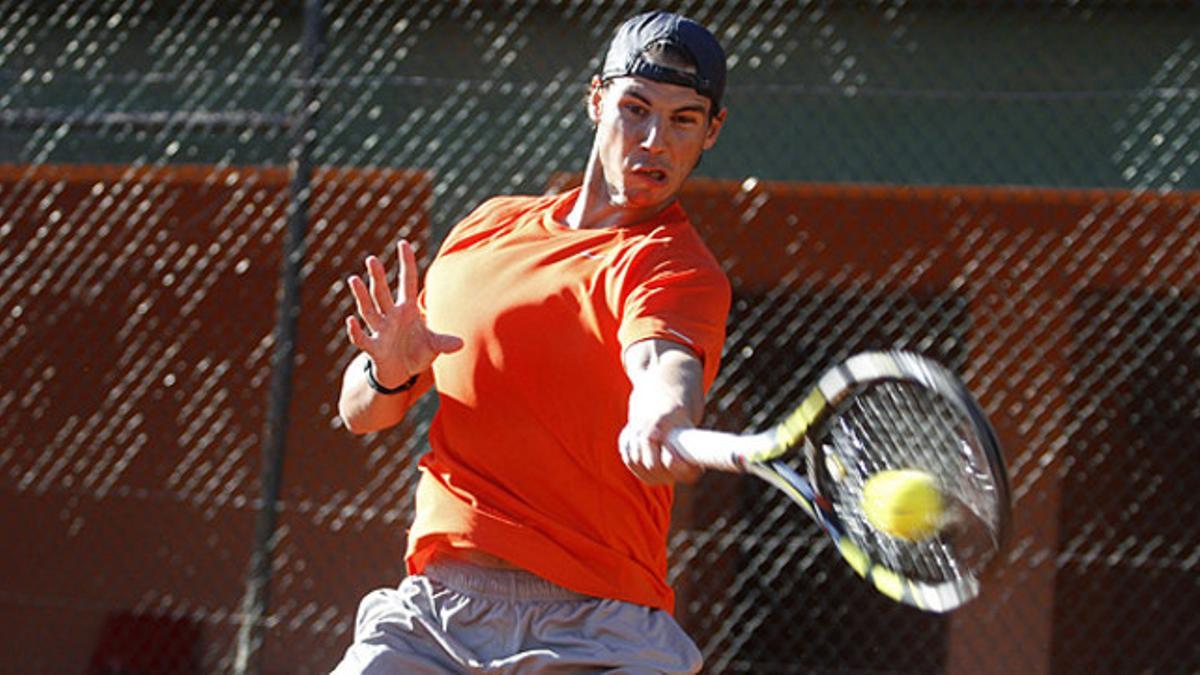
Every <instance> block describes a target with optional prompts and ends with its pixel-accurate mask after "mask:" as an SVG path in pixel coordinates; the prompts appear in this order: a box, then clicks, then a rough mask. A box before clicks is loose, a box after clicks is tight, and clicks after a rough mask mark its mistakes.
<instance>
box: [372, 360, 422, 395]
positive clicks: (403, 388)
mask: <svg viewBox="0 0 1200 675" xmlns="http://www.w3.org/2000/svg"><path fill="white" fill-rule="evenodd" d="M363 370H365V371H367V384H369V385H371V388H372V389H374V390H375V391H377V392H379V393H381V394H399V393H401V392H404V391H408V390H409V389H412V388H413V385H414V384H416V383H417V376H416V375H413V376H412V377H410V378H408V380H407V381H406V382H405V383H404V384H402V385H400V386H398V387H392V388H390V389H389V388H387V387H385V386H383V385H382V384H379V380H377V379H375V368H374V365H373V364H372V363H371V359H367V365H366V367H365V368H363Z"/></svg>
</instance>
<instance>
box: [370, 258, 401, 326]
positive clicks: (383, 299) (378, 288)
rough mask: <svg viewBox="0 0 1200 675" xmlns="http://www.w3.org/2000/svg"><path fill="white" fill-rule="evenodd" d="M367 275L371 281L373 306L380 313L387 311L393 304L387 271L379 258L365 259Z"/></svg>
mask: <svg viewBox="0 0 1200 675" xmlns="http://www.w3.org/2000/svg"><path fill="white" fill-rule="evenodd" d="M367 275H368V277H369V278H370V281H371V286H370V288H371V297H372V298H374V299H375V305H376V306H377V307H378V308H379V311H380V312H386V311H388V310H389V309H391V308H392V305H394V304H395V302H394V301H393V300H392V291H391V289H389V288H388V282H387V270H386V269H384V267H383V262H381V261H380V260H379V258H376V257H375V256H368V257H367Z"/></svg>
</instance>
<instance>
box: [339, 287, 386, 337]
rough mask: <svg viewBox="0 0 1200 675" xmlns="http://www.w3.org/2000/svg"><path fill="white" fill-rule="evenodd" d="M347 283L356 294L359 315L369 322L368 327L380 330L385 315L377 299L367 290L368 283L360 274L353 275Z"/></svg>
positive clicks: (355, 302)
mask: <svg viewBox="0 0 1200 675" xmlns="http://www.w3.org/2000/svg"><path fill="white" fill-rule="evenodd" d="M346 283H347V284H348V285H349V286H350V292H351V293H352V294H353V295H354V306H355V308H356V309H357V310H358V315H359V316H361V317H362V318H363V321H366V322H367V328H370V329H371V330H373V331H378V330H379V326H380V325H381V324H382V323H383V316H382V315H381V314H380V313H379V307H378V306H376V304H375V299H374V298H373V297H372V296H371V293H370V292H369V291H368V290H367V286H366V284H364V283H363V280H362V279H360V278H359V277H358V275H353V276H351V277H350V278H349V279H348V280H347V281H346Z"/></svg>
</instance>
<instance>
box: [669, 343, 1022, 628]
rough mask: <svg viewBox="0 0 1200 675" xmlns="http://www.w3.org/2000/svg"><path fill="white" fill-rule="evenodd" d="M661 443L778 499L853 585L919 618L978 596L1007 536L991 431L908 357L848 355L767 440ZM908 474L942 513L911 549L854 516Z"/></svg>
mask: <svg viewBox="0 0 1200 675" xmlns="http://www.w3.org/2000/svg"><path fill="white" fill-rule="evenodd" d="M668 442H669V443H670V444H671V447H673V448H675V449H676V450H677V451H678V452H679V453H680V454H681V455H683V456H684V458H685V459H689V460H691V461H693V462H694V463H696V464H699V465H701V466H704V467H706V468H712V469H719V470H724V471H731V472H737V473H750V474H753V475H755V476H757V477H759V478H761V479H763V480H765V481H767V482H768V483H770V484H771V485H773V486H775V487H776V488H778V489H780V490H782V491H783V492H784V493H785V494H787V495H788V496H789V497H791V498H792V499H793V500H795V501H796V503H798V504H799V505H800V506H801V507H802V508H803V510H804V511H805V512H806V513H808V515H809V516H811V517H812V518H813V519H814V520H816V521H817V523H819V524H820V525H821V527H822V528H824V530H825V532H826V533H828V535H829V536H830V537H831V538H832V539H833V542H834V545H835V547H836V548H837V550H838V551H839V552H840V553H841V555H842V557H843V558H845V560H846V562H847V563H849V564H850V566H851V567H852V568H854V571H855V572H857V573H858V574H859V576H861V577H863V578H864V579H866V580H867V581H868V582H870V583H871V584H873V585H874V587H875V588H876V589H878V590H879V591H880V592H882V593H883V594H884V595H886V596H887V597H889V598H892V599H893V600H896V601H899V602H903V603H905V604H908V605H912V606H914V607H917V608H920V609H922V610H927V611H931V612H946V611H949V610H952V609H954V608H955V607H958V606H960V605H962V604H963V603H965V602H967V601H968V600H970V599H972V598H974V597H975V596H977V595H978V594H979V589H980V583H979V578H980V575H981V574H982V572H983V571H984V569H985V568H986V567H987V566H988V564H989V563H990V562H991V561H992V560H993V559H994V558H995V557H996V556H997V554H998V553H999V551H1000V549H1001V547H1002V545H1003V544H1004V541H1005V540H1006V538H1007V536H1008V530H1009V522H1010V497H1009V488H1008V475H1007V470H1006V469H1005V466H1004V461H1003V457H1002V455H1001V452H1000V446H999V444H998V443H997V441H996V436H995V433H994V432H993V431H992V428H991V425H990V424H989V423H988V420H987V418H986V417H985V416H984V414H983V411H982V410H981V409H980V407H979V404H978V403H976V402H975V400H974V398H972V396H971V394H970V392H968V391H967V389H966V387H965V386H963V384H962V383H961V382H960V381H959V380H958V378H956V377H955V376H954V375H953V374H952V373H950V371H948V370H946V369H945V368H944V367H942V366H941V365H939V364H937V363H935V362H933V361H931V360H929V359H927V358H925V357H923V356H920V355H917V354H913V353H908V352H865V353H861V354H858V355H856V356H853V357H851V358H850V359H848V360H847V361H845V362H844V363H842V364H841V365H838V366H836V367H834V368H831V369H830V370H828V371H827V372H825V373H824V374H823V375H822V376H821V378H820V379H819V380H818V382H817V384H816V386H815V387H813V389H812V390H811V391H810V392H809V394H808V395H807V396H806V397H805V398H804V400H803V402H802V403H800V405H799V407H797V408H796V410H795V411H794V412H792V413H791V414H790V415H789V416H788V417H787V418H786V419H784V420H783V422H781V423H780V424H778V425H776V426H775V427H773V428H771V429H768V430H767V431H763V432H761V433H754V434H744V435H739V434H730V433H723V432H719V431H710V430H704V429H684V430H678V431H676V432H673V433H672V434H671V435H670V437H669V439H668ZM911 469H915V470H918V471H921V472H924V474H925V475H927V476H928V477H930V478H932V482H933V484H934V485H935V486H936V489H937V491H938V492H940V496H941V502H940V503H941V506H942V508H940V509H939V510H938V513H939V515H938V516H937V522H936V523H935V524H934V525H932V526H931V529H930V531H929V532H928V533H926V534H925V535H923V536H922V537H920V538H917V539H913V538H899V537H897V536H893V535H891V534H888V533H885V532H883V531H880V530H879V529H877V528H876V527H875V526H874V525H873V524H872V521H871V520H869V519H868V517H867V514H866V512H865V510H864V507H863V489H864V485H866V484H867V483H868V481H869V480H870V479H871V477H872V476H873V475H876V474H879V473H880V472H884V471H895V470H911Z"/></svg>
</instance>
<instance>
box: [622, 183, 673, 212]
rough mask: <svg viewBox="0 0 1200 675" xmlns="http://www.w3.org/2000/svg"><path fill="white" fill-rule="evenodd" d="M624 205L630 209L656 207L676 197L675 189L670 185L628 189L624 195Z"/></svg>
mask: <svg viewBox="0 0 1200 675" xmlns="http://www.w3.org/2000/svg"><path fill="white" fill-rule="evenodd" d="M623 197H624V199H623V200H622V201H623V202H624V204H623V206H625V207H626V208H630V209H639V210H641V209H654V208H656V207H660V206H663V205H664V204H666V203H667V202H669V201H671V200H673V199H674V198H675V191H674V190H672V189H671V187H670V186H668V185H663V186H662V187H656V188H651V189H647V188H641V187H639V188H636V189H628V190H626V191H625V193H624V195H623Z"/></svg>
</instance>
